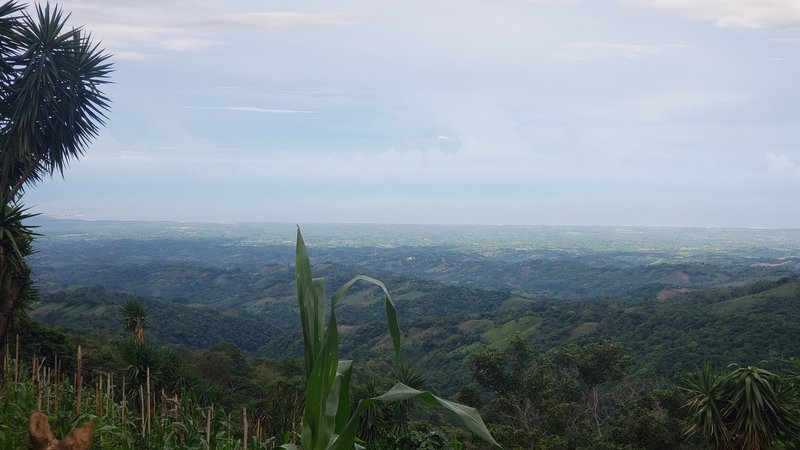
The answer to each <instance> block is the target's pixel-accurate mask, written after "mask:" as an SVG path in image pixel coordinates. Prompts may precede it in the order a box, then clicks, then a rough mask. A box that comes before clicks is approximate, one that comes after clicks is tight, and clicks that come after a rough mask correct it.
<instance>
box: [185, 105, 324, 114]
mask: <svg viewBox="0 0 800 450" xmlns="http://www.w3.org/2000/svg"><path fill="white" fill-rule="evenodd" d="M186 108H188V109H209V110H214V111H238V112H256V113H268V114H308V113H310V112H312V111H305V110H299V109H268V108H257V107H255V106H187V107H186Z"/></svg>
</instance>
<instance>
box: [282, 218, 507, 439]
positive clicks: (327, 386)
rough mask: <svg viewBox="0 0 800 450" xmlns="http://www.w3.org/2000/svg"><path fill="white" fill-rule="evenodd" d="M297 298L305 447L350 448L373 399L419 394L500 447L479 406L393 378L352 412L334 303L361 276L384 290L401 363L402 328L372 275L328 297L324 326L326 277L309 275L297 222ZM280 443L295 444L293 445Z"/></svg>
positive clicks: (393, 399) (349, 373)
mask: <svg viewBox="0 0 800 450" xmlns="http://www.w3.org/2000/svg"><path fill="white" fill-rule="evenodd" d="M295 265H296V266H295V270H296V281H297V301H298V305H299V307H300V323H301V326H302V329H303V341H304V344H305V346H304V360H305V375H306V391H305V406H304V410H303V424H302V432H301V443H302V447H303V448H304V449H306V450H353V449H354V448H355V447H356V439H357V438H356V433H357V430H358V426H359V422H360V417H361V415H362V414H364V413H365V412H366V411H367V409H368V408H369V407H370V406H371V405H372V404H374V403H375V402H401V401H406V400H410V399H418V400H421V401H422V402H424V403H427V404H429V405H432V406H437V407H442V408H445V409H448V410H450V411H453V412H454V413H456V415H457V416H458V417H459V418H460V419H461V420H462V421H463V423H464V425H466V427H467V428H468V429H469V430H471V431H472V432H473V433H475V434H476V435H477V436H479V437H480V438H482V439H483V440H485V441H486V442H488V443H490V444H491V445H492V446H494V447H497V448H500V445H499V444H498V443H497V442H496V441H495V440H494V438H492V435H491V434H490V433H489V430H488V429H487V428H486V425H485V424H484V423H483V419H482V418H481V416H480V414H479V413H478V411H477V410H476V409H474V408H471V407H469V406H465V405H462V404H459V403H455V402H451V401H449V400H445V399H442V398H439V397H437V396H435V395H433V394H431V393H430V392H427V391H421V390H417V389H414V388H411V387H409V386H406V385H405V384H403V383H399V382H398V383H397V384H395V385H394V387H392V388H391V389H389V391H387V392H386V393H384V394H382V395H379V396H377V397H372V398H368V399H364V400H361V401H360V402H359V403H358V406H357V407H356V409H355V412H352V413H351V401H350V379H351V377H352V373H353V362H352V361H349V360H340V359H339V334H338V331H337V327H336V325H337V322H336V305H337V304H338V303H339V302H341V301H342V300H343V299H344V298H345V296H346V295H347V292H348V291H349V290H350V288H351V287H352V286H353V285H354V284H355V283H357V282H359V281H362V282H366V283H369V284H372V285H374V286H377V287H378V288H380V289H381V290H382V291H383V294H384V300H385V301H384V305H385V309H386V320H387V323H388V327H389V335H390V336H391V339H392V345H393V347H394V357H395V361H396V363H398V364H399V363H400V327H399V325H398V321H397V310H396V309H395V306H394V302H392V299H391V296H390V295H389V291H388V290H387V289H386V286H385V285H384V284H383V283H382V282H381V281H378V280H376V279H374V278H370V277H367V276H363V275H360V276H357V277H355V278H353V279H352V280H350V281H348V282H347V283H345V284H344V286H342V287H341V288H340V289H339V290H338V291H336V293H335V294H333V297H332V298H331V305H330V313H329V316H328V324H327V327H326V326H325V323H324V322H325V280H324V279H323V278H313V277H312V275H311V264H310V262H309V259H308V252H307V250H306V246H305V243H304V242H303V236H302V235H301V233H300V229H299V227H298V230H297V247H296V251H295ZM282 448H285V449H295V448H296V446H294V445H292V444H285V445H283V447H282Z"/></svg>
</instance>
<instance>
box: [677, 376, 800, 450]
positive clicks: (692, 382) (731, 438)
mask: <svg viewBox="0 0 800 450" xmlns="http://www.w3.org/2000/svg"><path fill="white" fill-rule="evenodd" d="M733 367H734V370H733V371H732V372H730V373H728V374H726V375H720V374H716V373H714V372H713V371H712V370H711V369H710V367H709V366H708V365H706V366H704V367H703V369H702V370H701V371H700V372H697V373H695V374H692V375H690V376H689V377H688V378H687V379H686V381H685V383H684V386H683V390H684V392H685V393H686V394H687V400H686V403H685V404H684V407H685V408H687V409H688V411H689V423H688V425H687V427H686V433H687V434H689V435H696V434H699V435H702V436H703V437H704V438H705V439H706V440H708V441H710V442H711V443H712V444H713V445H714V448H715V449H717V450H728V449H747V450H761V449H766V448H772V446H773V445H774V444H776V443H778V442H781V441H783V442H788V443H792V442H797V441H798V440H800V417H798V411H797V406H796V405H797V399H795V398H793V395H792V392H790V390H789V385H788V383H787V382H786V381H785V380H784V379H782V378H781V376H780V375H778V374H776V373H773V372H770V371H767V370H764V369H761V368H758V367H752V366H733Z"/></svg>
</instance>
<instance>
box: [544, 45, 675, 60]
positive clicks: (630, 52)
mask: <svg viewBox="0 0 800 450" xmlns="http://www.w3.org/2000/svg"><path fill="white" fill-rule="evenodd" d="M561 47H562V48H563V49H564V51H563V52H562V53H559V54H558V56H559V57H561V58H563V59H567V60H576V61H588V60H591V59H594V58H598V57H622V58H628V59H638V58H642V57H645V56H652V55H657V54H660V53H663V52H664V50H665V48H667V47H669V48H679V47H680V46H678V45H674V44H672V45H669V46H666V45H665V46H655V45H641V44H618V43H613V42H566V43H564V44H561Z"/></svg>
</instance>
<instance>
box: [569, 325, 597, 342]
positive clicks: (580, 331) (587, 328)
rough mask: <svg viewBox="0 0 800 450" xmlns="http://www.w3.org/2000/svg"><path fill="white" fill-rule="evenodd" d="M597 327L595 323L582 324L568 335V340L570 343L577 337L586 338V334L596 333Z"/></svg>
mask: <svg viewBox="0 0 800 450" xmlns="http://www.w3.org/2000/svg"><path fill="white" fill-rule="evenodd" d="M598 325H599V324H598V323H597V322H584V323H582V324H580V325H578V326H577V327H575V329H574V330H572V333H570V334H569V338H568V339H569V340H570V341H572V340H575V339H578V338H579V337H583V336H586V335H587V334H592V333H594V332H595V331H597V326H598Z"/></svg>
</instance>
